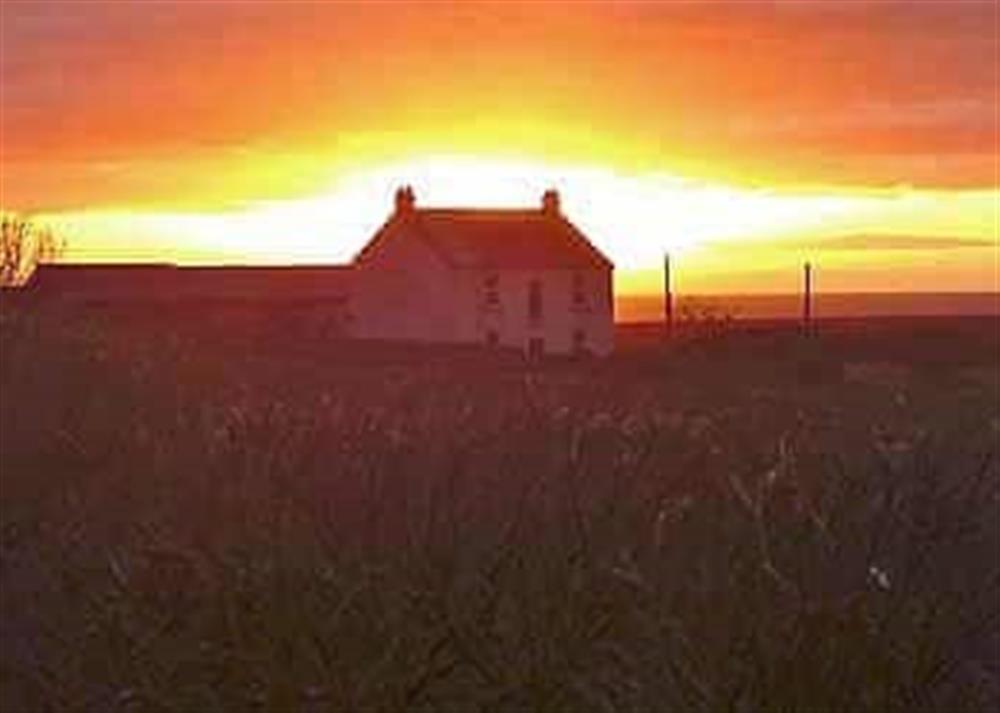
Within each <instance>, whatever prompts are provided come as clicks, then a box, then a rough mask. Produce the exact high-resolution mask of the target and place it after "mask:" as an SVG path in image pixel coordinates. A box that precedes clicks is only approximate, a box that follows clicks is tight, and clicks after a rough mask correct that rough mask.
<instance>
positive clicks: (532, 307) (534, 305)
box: [528, 280, 542, 322]
mask: <svg viewBox="0 0 1000 713" xmlns="http://www.w3.org/2000/svg"><path fill="white" fill-rule="evenodd" d="M528 317H529V318H530V319H531V321H532V322H538V321H541V319H542V282H541V280H532V281H531V282H529V283H528Z"/></svg>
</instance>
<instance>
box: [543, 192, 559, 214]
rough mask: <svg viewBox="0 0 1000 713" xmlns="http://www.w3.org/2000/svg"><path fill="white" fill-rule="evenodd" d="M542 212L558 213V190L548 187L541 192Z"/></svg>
mask: <svg viewBox="0 0 1000 713" xmlns="http://www.w3.org/2000/svg"><path fill="white" fill-rule="evenodd" d="M542 213H544V214H545V215H559V191H557V190H555V189H554V188H550V189H549V190H547V191H545V193H543V194H542Z"/></svg>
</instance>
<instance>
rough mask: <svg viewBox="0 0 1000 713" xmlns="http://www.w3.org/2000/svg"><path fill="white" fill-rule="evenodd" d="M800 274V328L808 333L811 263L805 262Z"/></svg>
mask: <svg viewBox="0 0 1000 713" xmlns="http://www.w3.org/2000/svg"><path fill="white" fill-rule="evenodd" d="M802 272H803V292H802V327H803V329H804V330H805V331H806V332H810V331H812V263H809V262H806V264H805V266H804V268H803V271H802Z"/></svg>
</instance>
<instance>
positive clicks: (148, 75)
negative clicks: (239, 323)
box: [0, 0, 998, 293]
mask: <svg viewBox="0 0 1000 713" xmlns="http://www.w3.org/2000/svg"><path fill="white" fill-rule="evenodd" d="M0 8H2V10H0V11H2V14H3V16H2V23H0V24H2V29H0V39H2V47H0V50H2V52H0V60H2V63H0V78H2V83H3V84H2V86H3V93H2V97H0V100H2V101H0V104H2V114H0V128H2V143H0V162H2V163H0V165H2V176H0V179H2V182H0V193H2V195H0V206H2V207H3V208H4V209H6V210H17V211H23V212H29V213H33V214H36V215H38V216H39V217H40V218H41V219H43V220H45V221H47V222H51V223H53V224H55V225H56V226H58V227H59V228H60V230H61V231H62V232H64V233H65V234H66V235H67V240H68V246H69V252H68V255H67V258H68V259H79V260H123V261H124V260H173V261H178V262H269V263H280V262H326V261H331V260H335V261H340V260H346V259H348V258H350V256H351V255H352V254H353V253H354V252H355V251H356V250H357V249H358V248H359V247H360V246H361V245H362V244H363V243H364V242H365V241H366V240H367V238H368V237H369V236H370V235H371V233H372V232H373V230H374V229H375V228H377V226H378V225H379V224H381V223H382V222H383V221H384V220H385V218H386V216H387V214H388V211H389V209H390V207H391V202H392V201H391V198H392V192H393V190H394V189H395V187H396V186H397V185H399V184H401V183H410V184H412V185H413V186H414V188H415V189H416V193H417V199H418V203H420V204H423V205H467V206H524V205H529V206H530V205H536V204H537V203H538V201H539V198H540V196H541V193H542V191H543V190H544V189H545V188H547V187H550V186H555V187H557V188H559V189H560V191H561V192H562V196H563V205H564V209H565V212H566V213H567V214H568V216H569V217H570V218H571V219H572V220H573V221H574V222H576V223H577V224H578V225H579V226H580V227H581V228H582V229H583V230H584V231H585V232H586V233H587V234H588V235H590V236H591V237H592V239H593V240H594V242H595V243H597V244H598V245H599V246H600V247H601V248H602V249H604V250H605V251H606V252H607V253H608V254H609V256H610V257H611V258H612V259H613V260H614V261H615V262H616V264H617V266H618V268H619V269H618V275H617V279H618V287H619V289H620V290H621V291H624V292H632V293H638V292H646V291H653V290H655V289H657V287H658V279H659V277H658V273H657V267H658V264H659V261H660V259H661V256H662V253H663V251H664V250H668V249H669V250H670V251H672V252H673V253H675V254H677V255H678V256H679V257H681V258H682V259H681V260H679V262H678V265H679V268H678V269H679V273H678V279H679V280H681V281H682V283H683V285H684V286H685V287H686V288H687V289H690V290H697V291H709V292H711V291H715V292H727V291H730V292H731V291H752V292H753V291H756V292H768V291H783V290H786V289H793V288H794V284H795V279H796V278H795V272H794V270H793V268H794V267H795V266H796V265H798V264H799V263H800V262H801V261H802V260H803V259H805V258H811V259H813V260H816V261H818V262H819V263H820V264H821V265H822V266H823V271H824V273H823V274H824V281H825V282H824V284H825V285H826V287H828V288H830V289H840V290H884V289H900V290H921V289H926V290H959V291H977V290H995V289H997V260H998V246H997V198H998V193H997V185H996V167H997V155H996V138H997V104H996V99H997V97H996V81H997V62H996V53H997V39H996V35H995V32H994V28H995V22H996V13H997V7H996V4H995V3H993V2H991V1H986V2H968V1H963V2H940V3H938V2H916V1H914V2H893V3H886V2H878V3H875V2H872V3H867V2H853V3H818V2H797V1H789V2H780V3H778V2H681V3H676V2H675V3H642V2H634V3H630V2H621V3H613V4H612V3H568V2H559V3H540V2H538V3H523V4H522V3H518V4H505V5H500V4H493V3H462V4H449V3H440V2H437V3H433V4H420V3H367V4H363V5H362V4H352V3H318V2H294V1H293V2H246V3H238V2H200V3H194V2H181V1H180V0H174V1H168V0H153V1H152V2H144V3H125V2H44V1H33V2H22V1H19V0H4V2H3V3H2V5H0ZM778 275H784V276H787V280H788V282H787V284H785V283H782V282H780V280H779V281H777V282H776V277H775V276H778ZM780 279H785V278H784V277H782V278H780Z"/></svg>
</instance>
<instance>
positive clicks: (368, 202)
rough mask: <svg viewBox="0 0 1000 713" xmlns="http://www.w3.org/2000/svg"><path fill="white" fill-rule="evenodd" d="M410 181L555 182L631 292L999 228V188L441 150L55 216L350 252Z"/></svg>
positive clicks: (111, 253)
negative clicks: (773, 181) (882, 240)
mask: <svg viewBox="0 0 1000 713" xmlns="http://www.w3.org/2000/svg"><path fill="white" fill-rule="evenodd" d="M401 184H410V185H412V186H413V187H414V190H415V191H416V195H417V203H418V206H457V207H463V206H466V207H535V206H537V205H539V200H540V197H541V194H542V192H543V191H544V190H545V189H547V188H550V187H555V188H557V189H558V190H559V191H560V192H561V194H562V202H563V210H564V212H565V213H566V215H567V217H568V218H569V219H570V220H571V221H573V222H574V223H575V224H576V225H577V226H579V227H580V228H581V229H582V230H583V231H584V232H585V233H586V234H587V235H588V236H589V237H590V238H591V239H592V240H593V241H594V243H595V244H596V245H597V246H598V247H600V248H601V249H602V250H604V251H605V252H606V253H607V254H608V255H609V256H610V257H611V258H612V260H613V261H614V262H615V263H616V267H617V268H618V275H619V286H620V288H621V289H622V290H623V291H625V292H643V291H654V290H655V289H656V288H657V285H656V281H655V279H651V277H650V275H653V274H655V269H656V268H657V266H658V265H659V263H660V261H661V259H662V255H663V253H664V252H666V251H670V252H671V253H672V254H675V255H677V256H678V257H680V258H682V259H684V260H685V261H687V263H688V264H691V265H697V266H699V268H698V269H701V270H703V271H704V272H705V273H706V274H711V273H713V272H723V271H724V268H725V265H726V262H727V260H731V259H732V257H731V255H732V246H733V245H738V246H742V248H741V252H740V255H739V259H740V260H743V261H744V265H743V267H744V268H748V269H750V271H751V272H752V270H753V269H754V268H759V269H766V268H768V267H773V266H775V265H779V264H782V265H783V264H788V262H789V260H792V261H793V262H794V261H795V260H798V259H799V255H800V253H802V252H803V251H802V250H800V249H798V248H796V246H795V245H794V244H793V243H792V242H790V241H794V240H802V239H821V238H823V237H832V236H838V235H845V234H873V235H878V234H897V235H920V236H935V235H939V236H947V237H950V238H956V237H958V238H962V237H975V238H984V237H986V236H989V235H990V234H991V232H992V230H993V221H994V220H995V201H996V194H995V192H992V191H964V192H955V191H909V190H905V189H899V190H895V191H885V190H883V191H873V190H867V191H860V190H859V191H853V192H852V191H847V190H845V189H843V188H840V189H830V190H823V191H819V190H813V191H809V192H806V191H803V190H799V191H791V190H764V189H751V188H746V187H740V186H735V185H728V184H725V183H716V182H708V181H703V180H694V179H690V178H685V177H682V176H678V175H672V174H667V173H646V174H624V173H620V172H616V171H614V170H611V169H608V168H603V167H594V166H585V165H573V164H558V163H550V162H546V161H541V160H528V159H503V158H483V157H480V156H472V155H457V154H456V155H447V154H441V155H433V156H427V157H422V158H414V159H411V160H407V161H404V162H400V163H389V164H384V165H382V166H380V167H379V168H376V169H371V170H363V171H354V172H351V173H348V174H345V175H343V176H342V177H340V178H338V179H336V180H334V181H333V182H332V183H331V184H330V185H329V186H328V188H327V189H325V190H323V191H321V192H318V193H317V194H315V195H312V196H309V197H304V198H297V199H289V200H276V201H267V202H256V203H251V204H248V205H246V206H245V207H242V208H240V209H235V210H228V211H215V212H175V211H142V210H134V209H133V210H128V209H122V210H101V211H83V212H77V213H63V214H56V215H50V216H45V218H46V219H47V221H48V222H50V223H53V224H54V225H55V226H56V227H57V228H58V229H60V230H61V231H62V232H63V233H65V235H66V237H67V242H68V254H67V256H66V257H67V259H69V260H101V259H113V260H121V261H128V260H152V261H156V260H160V261H170V262H179V263H198V262H228V263H239V262H251V263H262V262H263V263H317V262H346V261H347V260H349V259H350V258H351V257H352V256H353V255H354V253H356V252H357V250H358V249H360V247H361V246H362V245H363V244H364V243H365V242H366V241H367V240H368V239H369V238H370V237H371V236H372V234H373V233H374V231H375V230H376V229H377V228H378V226H379V225H381V224H382V222H383V221H384V220H385V219H386V218H387V217H388V215H389V213H390V211H391V209H392V196H393V192H394V191H395V189H396V187H397V186H399V185H401ZM841 257H842V256H840V255H835V256H833V258H831V259H833V260H839V259H841ZM748 260H749V261H750V262H749V263H747V262H746V261H748ZM761 287H762V288H764V289H765V290H766V288H767V285H762V286H761Z"/></svg>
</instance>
